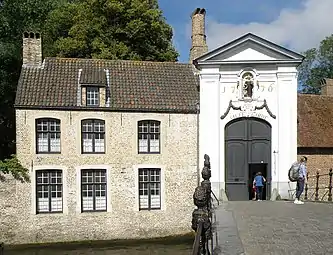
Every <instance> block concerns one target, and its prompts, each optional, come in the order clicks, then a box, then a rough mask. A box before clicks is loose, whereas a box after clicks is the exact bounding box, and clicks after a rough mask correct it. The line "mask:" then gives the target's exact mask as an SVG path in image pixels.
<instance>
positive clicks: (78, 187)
mask: <svg viewBox="0 0 333 255" xmlns="http://www.w3.org/2000/svg"><path fill="white" fill-rule="evenodd" d="M85 169H105V170H106V211H107V212H111V210H112V206H111V205H112V203H111V201H112V197H111V183H112V179H111V166H110V165H81V166H77V167H75V172H76V189H75V190H76V213H82V211H81V209H82V208H81V206H82V204H81V170H85Z"/></svg>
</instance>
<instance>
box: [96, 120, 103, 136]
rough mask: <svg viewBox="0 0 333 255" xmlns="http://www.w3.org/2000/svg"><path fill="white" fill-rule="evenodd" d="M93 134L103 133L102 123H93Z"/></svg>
mask: <svg viewBox="0 0 333 255" xmlns="http://www.w3.org/2000/svg"><path fill="white" fill-rule="evenodd" d="M94 129H95V130H94V132H97V133H103V132H104V121H95V125H94Z"/></svg>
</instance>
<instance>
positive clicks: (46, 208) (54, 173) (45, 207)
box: [36, 170, 62, 213]
mask: <svg viewBox="0 0 333 255" xmlns="http://www.w3.org/2000/svg"><path fill="white" fill-rule="evenodd" d="M36 190H37V192H36V193H37V213H49V212H62V171H61V170H38V171H36Z"/></svg>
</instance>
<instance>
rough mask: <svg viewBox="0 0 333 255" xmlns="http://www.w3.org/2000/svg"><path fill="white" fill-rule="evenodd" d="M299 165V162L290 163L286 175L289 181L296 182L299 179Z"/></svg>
mask: <svg viewBox="0 0 333 255" xmlns="http://www.w3.org/2000/svg"><path fill="white" fill-rule="evenodd" d="M299 167H300V163H299V162H295V163H293V164H292V165H291V167H290V169H289V172H288V177H289V180H290V181H291V182H296V181H298V179H299Z"/></svg>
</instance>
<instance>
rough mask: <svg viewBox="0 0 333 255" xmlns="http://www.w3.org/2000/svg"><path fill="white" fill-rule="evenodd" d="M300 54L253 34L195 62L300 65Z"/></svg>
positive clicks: (211, 52)
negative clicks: (286, 63)
mask: <svg viewBox="0 0 333 255" xmlns="http://www.w3.org/2000/svg"><path fill="white" fill-rule="evenodd" d="M303 58H304V57H303V56H302V55H301V54H299V53H296V52H293V51H291V50H288V49H286V48H284V47H281V46H279V45H276V44H274V43H272V42H270V41H267V40H265V39H263V38H261V37H258V36H256V35H253V34H251V33H249V34H246V35H244V36H242V37H240V38H238V39H236V40H234V41H232V42H230V43H227V44H225V45H223V46H221V47H219V48H217V49H215V50H212V51H210V52H208V53H206V54H205V55H203V56H201V57H199V58H197V59H195V60H194V63H195V64H209V63H220V64H223V63H242V62H247V63H249V62H295V63H300V62H302V60H303Z"/></svg>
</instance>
